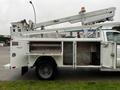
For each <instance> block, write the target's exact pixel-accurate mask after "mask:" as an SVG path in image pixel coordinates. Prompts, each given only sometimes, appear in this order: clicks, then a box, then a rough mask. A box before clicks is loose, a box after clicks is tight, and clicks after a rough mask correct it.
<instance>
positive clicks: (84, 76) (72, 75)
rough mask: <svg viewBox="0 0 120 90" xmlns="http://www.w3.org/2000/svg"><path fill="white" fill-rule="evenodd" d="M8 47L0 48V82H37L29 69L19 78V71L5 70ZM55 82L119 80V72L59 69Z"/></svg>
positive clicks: (8, 52) (32, 71)
mask: <svg viewBox="0 0 120 90" xmlns="http://www.w3.org/2000/svg"><path fill="white" fill-rule="evenodd" d="M9 49H10V48H9V47H0V81H15V80H38V78H37V77H36V74H35V72H34V71H35V70H34V68H33V69H31V68H30V69H29V71H28V73H26V74H25V75H23V76H21V69H14V70H10V69H5V68H4V67H3V65H5V64H8V63H9V62H10V58H9V54H10V50H9ZM55 79H56V80H81V81H90V80H92V81H103V80H116V81H119V80H120V72H100V71H96V70H72V69H64V68H62V69H59V70H58V75H57V77H56V78H55Z"/></svg>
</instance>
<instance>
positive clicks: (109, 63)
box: [101, 42, 116, 69]
mask: <svg viewBox="0 0 120 90" xmlns="http://www.w3.org/2000/svg"><path fill="white" fill-rule="evenodd" d="M101 64H102V67H104V68H113V69H115V68H116V44H115V43H113V42H108V43H103V44H101Z"/></svg>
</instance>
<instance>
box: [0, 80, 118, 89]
mask: <svg viewBox="0 0 120 90" xmlns="http://www.w3.org/2000/svg"><path fill="white" fill-rule="evenodd" d="M0 90H120V81H105V82H104V81H97V82H94V81H61V80H55V81H0Z"/></svg>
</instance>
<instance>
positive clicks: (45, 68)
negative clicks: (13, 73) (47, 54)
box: [39, 64, 53, 79]
mask: <svg viewBox="0 0 120 90" xmlns="http://www.w3.org/2000/svg"><path fill="white" fill-rule="evenodd" d="M52 73H53V68H52V67H51V65H49V64H43V65H40V68H39V75H40V76H41V77H42V78H44V79H48V78H50V77H51V76H52Z"/></svg>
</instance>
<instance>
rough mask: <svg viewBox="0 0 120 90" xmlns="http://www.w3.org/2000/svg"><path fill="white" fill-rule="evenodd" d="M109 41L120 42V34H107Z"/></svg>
mask: <svg viewBox="0 0 120 90" xmlns="http://www.w3.org/2000/svg"><path fill="white" fill-rule="evenodd" d="M106 34H107V40H108V41H115V42H120V32H107V33H106Z"/></svg>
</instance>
